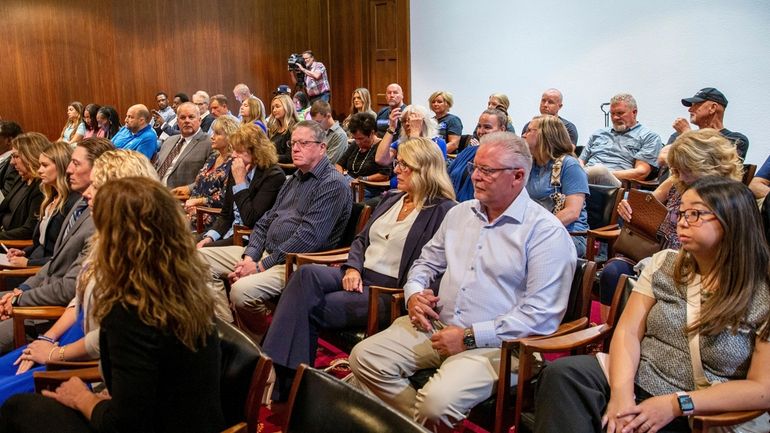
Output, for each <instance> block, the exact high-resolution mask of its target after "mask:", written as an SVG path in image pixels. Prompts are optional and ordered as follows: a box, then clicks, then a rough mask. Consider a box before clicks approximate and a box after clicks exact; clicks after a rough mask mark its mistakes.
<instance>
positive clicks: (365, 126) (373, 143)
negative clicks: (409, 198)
mask: <svg viewBox="0 0 770 433" xmlns="http://www.w3.org/2000/svg"><path fill="white" fill-rule="evenodd" d="M348 130H349V131H350V134H351V135H352V136H353V140H354V141H353V143H351V144H350V145H349V146H348V148H347V150H345V153H343V154H342V156H341V157H340V159H339V161H337V164H336V166H335V167H336V168H337V171H339V172H340V173H342V174H345V175H347V176H348V177H349V178H351V179H359V180H364V181H369V182H383V181H386V180H388V179H390V166H382V165H379V164H377V162H376V161H375V160H374V154H375V152H377V145H378V144H379V142H380V139H379V138H377V134H376V133H377V121H376V120H375V118H374V115H373V114H370V113H356V114H354V115H353V116H352V117H351V119H350V123H348ZM383 192H384V190H383V189H382V188H375V187H370V186H367V187H366V191H365V195H364V197H365V198H366V199H367V200H369V199H370V198H373V197H376V196H378V195H380V194H382V193H383Z"/></svg>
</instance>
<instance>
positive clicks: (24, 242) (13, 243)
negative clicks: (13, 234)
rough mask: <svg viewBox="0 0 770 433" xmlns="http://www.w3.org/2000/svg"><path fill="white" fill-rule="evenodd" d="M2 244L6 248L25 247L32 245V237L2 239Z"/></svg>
mask: <svg viewBox="0 0 770 433" xmlns="http://www.w3.org/2000/svg"><path fill="white" fill-rule="evenodd" d="M3 245H5V246H6V247H8V248H17V249H22V248H27V247H31V246H32V239H6V240H4V241H3Z"/></svg>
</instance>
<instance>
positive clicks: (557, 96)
mask: <svg viewBox="0 0 770 433" xmlns="http://www.w3.org/2000/svg"><path fill="white" fill-rule="evenodd" d="M563 101H564V97H563V96H562V94H561V91H559V89H548V90H546V91H545V92H543V96H541V97H540V107H539V108H540V115H541V116H546V115H551V116H556V117H557V118H558V119H559V120H561V123H563V124H564V127H565V128H566V129H567V134H569V140H570V142H572V145H573V146H576V145H577V142H578V130H577V127H576V126H575V124H574V123H572V122H570V121H569V120H567V119H565V118H563V117H561V116H559V111H561V108H562V106H563V105H564V104H563ZM528 129H529V122H527V123H525V124H524V127H523V128H521V136H522V137H524V134H526V133H527V130H528ZM578 156H579V155H578Z"/></svg>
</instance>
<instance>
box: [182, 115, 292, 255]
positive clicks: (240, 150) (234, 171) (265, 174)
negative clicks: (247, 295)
mask: <svg viewBox="0 0 770 433" xmlns="http://www.w3.org/2000/svg"><path fill="white" fill-rule="evenodd" d="M228 140H229V141H230V144H231V145H232V146H233V162H232V165H231V167H230V177H229V179H228V181H227V183H226V184H225V187H224V190H225V199H224V202H223V204H222V213H221V214H219V216H218V217H217V219H216V220H215V221H214V224H213V225H212V226H211V230H209V231H208V232H206V233H205V234H204V235H203V236H202V237H201V239H200V240H199V242H198V245H197V247H198V248H201V247H204V246H212V247H217V246H224V245H232V244H233V242H232V239H231V237H232V235H233V230H232V228H233V225H234V224H240V225H244V226H246V227H253V226H254V224H256V223H257V220H259V218H260V217H261V216H262V214H264V213H265V212H266V211H267V210H268V209H270V208H271V207H273V203H275V198H276V197H277V196H278V191H279V190H280V189H281V186H282V185H283V183H284V182H285V181H286V175H285V174H284V172H283V170H281V168H280V167H278V164H277V162H278V156H277V153H276V151H275V146H273V144H272V143H271V142H270V140H268V138H267V136H266V135H265V133H264V132H263V131H262V129H260V128H259V127H258V126H255V125H254V124H252V123H246V124H242V125H241V126H240V127H239V128H238V130H236V131H235V132H234V133H232V134H230V135H229V136H228Z"/></svg>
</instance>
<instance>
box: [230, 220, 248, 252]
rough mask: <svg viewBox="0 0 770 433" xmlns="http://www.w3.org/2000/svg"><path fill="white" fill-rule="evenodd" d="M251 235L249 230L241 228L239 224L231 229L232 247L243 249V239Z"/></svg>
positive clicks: (244, 227)
mask: <svg viewBox="0 0 770 433" xmlns="http://www.w3.org/2000/svg"><path fill="white" fill-rule="evenodd" d="M249 235H251V229H250V228H248V227H246V226H242V225H240V224H238V225H236V226H235V227H233V245H237V246H239V247H245V246H246V245H244V244H243V237H244V236H249Z"/></svg>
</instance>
